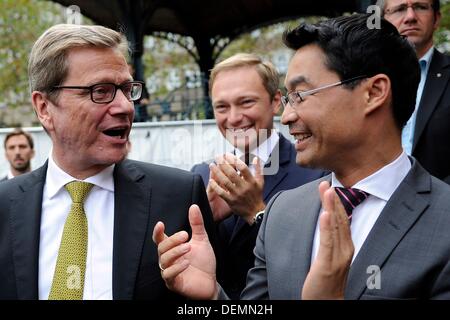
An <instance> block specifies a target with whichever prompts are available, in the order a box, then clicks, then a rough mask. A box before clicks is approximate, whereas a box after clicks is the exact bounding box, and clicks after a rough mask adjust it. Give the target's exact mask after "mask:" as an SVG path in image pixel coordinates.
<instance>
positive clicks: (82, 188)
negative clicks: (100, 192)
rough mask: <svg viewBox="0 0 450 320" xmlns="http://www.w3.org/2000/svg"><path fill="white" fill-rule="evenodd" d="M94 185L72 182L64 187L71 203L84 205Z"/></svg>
mask: <svg viewBox="0 0 450 320" xmlns="http://www.w3.org/2000/svg"><path fill="white" fill-rule="evenodd" d="M93 186H94V185H93V184H92V183H88V182H83V181H72V182H69V183H68V184H66V185H65V186H64V188H66V190H67V191H68V192H69V194H70V198H71V199H72V202H73V203H84V200H86V197H87V195H88V193H89V191H91V189H92V187H93Z"/></svg>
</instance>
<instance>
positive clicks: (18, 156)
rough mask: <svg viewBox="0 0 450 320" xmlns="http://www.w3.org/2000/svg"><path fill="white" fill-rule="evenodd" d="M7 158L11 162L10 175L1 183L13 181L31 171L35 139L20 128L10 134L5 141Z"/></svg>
mask: <svg viewBox="0 0 450 320" xmlns="http://www.w3.org/2000/svg"><path fill="white" fill-rule="evenodd" d="M4 147H5V157H6V159H7V160H8V162H9V173H8V175H7V176H6V177H4V178H3V179H2V180H0V181H4V180H7V179H12V178H14V177H16V176H18V175H21V174H24V173H27V172H30V171H31V159H32V158H33V157H34V143H33V137H31V135H30V134H29V133H28V132H25V131H23V130H22V129H20V128H17V129H14V130H13V131H12V132H10V133H8V134H7V135H6V137H5V140H4Z"/></svg>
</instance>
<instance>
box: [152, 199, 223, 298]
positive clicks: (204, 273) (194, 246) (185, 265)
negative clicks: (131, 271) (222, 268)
mask: <svg viewBox="0 0 450 320" xmlns="http://www.w3.org/2000/svg"><path fill="white" fill-rule="evenodd" d="M189 223H190V225H191V229H192V237H191V239H190V240H189V241H188V234H187V232H186V231H180V232H177V233H175V234H173V235H172V236H170V237H168V236H167V235H166V234H165V233H164V224H163V223H162V222H158V223H157V224H156V225H155V227H154V229H153V242H155V244H156V245H157V246H158V255H159V266H160V268H161V276H162V278H163V279H164V281H165V283H166V286H167V287H168V288H169V289H170V290H172V291H175V292H177V293H179V294H182V295H184V296H186V297H188V298H190V299H203V300H206V299H216V298H217V296H218V285H217V282H216V258H215V256H214V251H213V249H212V247H211V244H210V242H209V239H208V235H207V233H206V231H205V226H204V224H203V218H202V214H201V212H200V208H199V207H198V206H197V205H192V206H191V207H190V208H189Z"/></svg>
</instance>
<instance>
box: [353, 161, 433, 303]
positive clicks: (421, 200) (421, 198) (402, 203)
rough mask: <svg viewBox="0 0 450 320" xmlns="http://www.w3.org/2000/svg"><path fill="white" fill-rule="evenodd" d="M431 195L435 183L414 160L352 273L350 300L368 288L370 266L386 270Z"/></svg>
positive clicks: (377, 223)
mask: <svg viewBox="0 0 450 320" xmlns="http://www.w3.org/2000/svg"><path fill="white" fill-rule="evenodd" d="M430 191H431V180H430V176H429V174H427V173H426V171H424V170H423V169H422V168H421V167H420V166H419V165H418V163H417V161H415V160H414V162H413V167H412V168H411V170H410V172H409V173H408V175H407V176H406V177H405V180H404V181H403V182H402V183H401V184H400V186H399V187H398V188H397V190H396V191H395V192H394V194H393V195H392V197H391V198H390V199H389V201H388V202H387V204H386V206H385V208H384V209H383V211H382V212H381V214H380V217H379V218H378V220H377V221H376V223H375V225H374V226H373V228H372V230H371V231H370V233H369V235H368V236H367V239H366V241H365V242H364V244H363V246H362V248H361V250H360V251H359V254H358V255H357V256H356V258H355V260H354V262H353V264H352V266H351V268H350V273H349V278H348V281H347V288H346V291H345V298H346V299H351V300H354V299H359V298H360V296H361V295H362V294H363V292H364V291H365V289H366V288H367V285H366V283H367V279H368V278H369V276H370V275H371V273H370V272H369V273H368V269H367V268H368V267H369V266H377V267H379V268H380V269H382V267H383V265H384V263H385V262H386V260H387V259H388V257H389V255H390V254H391V253H392V251H393V250H394V249H395V247H396V246H397V244H398V243H399V242H400V240H401V239H402V238H403V237H404V236H405V234H406V233H407V232H408V231H409V230H410V229H411V227H412V226H413V225H414V223H415V222H416V221H417V220H418V219H419V217H420V216H421V214H422V213H423V212H424V211H425V210H426V208H427V207H428V206H429V200H428V197H427V196H426V194H427V193H430Z"/></svg>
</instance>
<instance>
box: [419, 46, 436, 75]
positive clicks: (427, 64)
mask: <svg viewBox="0 0 450 320" xmlns="http://www.w3.org/2000/svg"><path fill="white" fill-rule="evenodd" d="M433 54H434V47H431V48H430V49H428V51H427V53H425V54H424V55H423V57H422V58H420V59H419V61H425V70H424V72H425V74H427V73H428V69H429V68H430V62H431V59H433Z"/></svg>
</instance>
